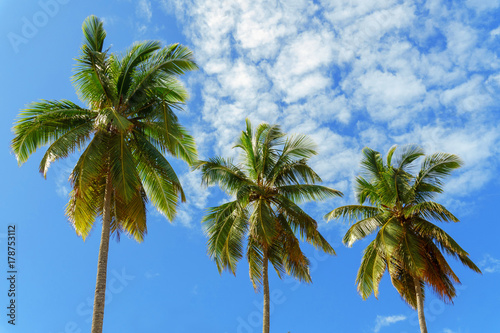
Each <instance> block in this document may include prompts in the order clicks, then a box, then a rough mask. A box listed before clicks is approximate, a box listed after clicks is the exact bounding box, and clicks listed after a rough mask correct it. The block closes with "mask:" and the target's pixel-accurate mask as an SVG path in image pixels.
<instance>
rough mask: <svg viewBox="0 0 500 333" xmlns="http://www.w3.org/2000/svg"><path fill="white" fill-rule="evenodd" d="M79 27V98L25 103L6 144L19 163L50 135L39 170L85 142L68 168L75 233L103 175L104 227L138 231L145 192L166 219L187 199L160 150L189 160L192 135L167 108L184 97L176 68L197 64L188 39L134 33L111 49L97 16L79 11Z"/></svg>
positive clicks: (95, 212) (94, 210) (91, 213)
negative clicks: (127, 44) (119, 49)
mask: <svg viewBox="0 0 500 333" xmlns="http://www.w3.org/2000/svg"><path fill="white" fill-rule="evenodd" d="M83 33H84V42H83V45H82V48H81V54H80V56H79V57H78V58H77V65H76V67H75V73H74V76H73V83H74V85H75V88H76V90H77V93H78V96H79V97H80V99H81V100H82V101H83V102H84V103H85V104H86V107H80V106H78V105H77V104H75V103H72V102H70V101H67V100H61V101H45V100H43V101H40V102H35V103H32V104H30V105H29V106H28V107H27V108H26V109H25V110H23V111H21V113H20V115H19V118H18V120H17V122H16V123H15V126H14V128H13V130H14V134H15V138H14V139H13V141H12V148H13V150H14V152H15V154H16V156H17V159H18V162H19V164H22V163H24V162H25V161H26V160H27V159H28V157H29V156H30V155H31V154H32V153H33V152H35V151H36V150H37V149H38V148H40V147H42V146H44V145H49V147H48V149H47V151H46V152H45V155H44V156H43V158H42V161H41V163H40V172H41V173H42V174H43V175H44V176H45V175H46V173H47V170H48V168H49V166H50V164H51V162H53V161H55V160H58V159H60V158H64V157H67V156H68V155H69V154H71V153H73V152H75V151H76V150H83V152H82V154H81V156H80V158H79V160H78V162H77V164H76V166H75V167H74V169H73V172H72V173H71V176H70V180H71V185H72V188H73V190H72V192H71V194H70V201H69V203H68V206H67V215H68V217H69V219H70V221H71V222H72V224H73V225H74V227H75V229H76V231H77V233H78V234H79V235H81V236H82V237H84V238H85V237H86V236H87V235H88V233H89V232H90V230H91V228H92V225H93V221H94V220H95V218H96V217H97V216H99V215H102V214H103V207H104V198H105V191H106V185H107V184H108V185H109V186H110V189H111V190H112V195H111V197H110V202H111V231H115V232H117V233H118V232H119V231H125V232H126V233H127V234H129V235H131V236H133V237H134V238H135V239H137V240H142V238H143V235H144V233H145V232H146V230H147V229H146V203H147V200H148V198H149V199H150V200H151V202H152V204H153V205H155V206H156V208H157V209H158V210H159V211H160V212H162V213H163V214H164V215H165V216H166V217H167V218H169V219H170V220H171V219H173V217H174V215H175V210H176V204H177V201H178V198H181V200H185V198H184V193H183V190H182V187H181V184H180V182H179V179H178V178H177V176H176V174H175V172H174V170H173V168H172V167H171V165H170V164H169V162H168V161H167V160H166V159H165V157H164V156H163V154H164V153H169V154H171V155H173V156H176V157H179V158H181V159H183V160H185V161H186V162H188V163H190V164H191V163H193V162H194V161H195V160H196V147H195V143H194V140H193V138H192V137H191V136H190V135H189V134H188V133H187V131H186V130H185V129H184V128H183V127H182V126H181V125H180V124H179V122H178V118H177V116H176V115H175V113H174V110H176V109H177V110H178V109H180V106H181V104H182V103H184V102H185V101H186V99H187V92H186V90H185V89H184V88H183V86H182V84H181V83H180V82H179V81H178V79H177V78H176V77H177V76H178V75H180V74H183V73H185V72H186V71H190V70H193V69H196V64H195V63H194V62H193V58H192V53H191V51H190V50H189V49H187V48H186V47H184V46H181V45H178V44H174V45H169V46H166V47H162V45H161V43H160V42H158V41H145V42H140V43H136V44H134V45H133V46H132V47H131V48H129V49H128V50H127V51H126V52H125V53H124V54H122V55H116V54H112V53H109V52H108V50H103V47H104V39H105V37H106V32H105V31H104V29H103V25H102V22H101V21H100V20H99V19H97V18H96V17H95V16H90V17H89V18H87V19H86V20H85V22H84V24H83ZM110 184H112V185H110Z"/></svg>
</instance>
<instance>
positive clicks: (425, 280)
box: [325, 145, 480, 333]
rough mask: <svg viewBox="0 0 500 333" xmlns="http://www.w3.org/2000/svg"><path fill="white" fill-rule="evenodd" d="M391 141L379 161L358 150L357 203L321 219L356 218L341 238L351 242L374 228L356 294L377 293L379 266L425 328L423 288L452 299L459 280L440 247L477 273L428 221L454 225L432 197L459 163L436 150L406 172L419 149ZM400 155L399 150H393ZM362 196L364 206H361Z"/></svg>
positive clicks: (369, 151)
mask: <svg viewBox="0 0 500 333" xmlns="http://www.w3.org/2000/svg"><path fill="white" fill-rule="evenodd" d="M396 149H397V146H393V147H392V148H391V149H390V150H389V153H388V154H387V159H386V162H385V163H384V160H383V159H382V157H381V155H380V153H378V152H376V151H374V150H372V149H370V148H364V149H363V158H362V160H361V168H362V173H363V176H360V177H358V178H357V179H356V197H357V200H358V202H359V205H350V206H343V207H340V208H337V209H334V210H333V211H331V212H330V213H328V214H327V215H326V216H325V217H326V218H327V219H328V220H330V219H335V218H343V219H345V220H348V221H350V222H355V223H354V224H353V225H352V226H351V227H350V228H349V230H348V231H347V233H346V234H345V236H344V239H343V242H344V244H346V245H347V246H349V247H351V246H352V244H353V243H354V242H356V241H357V240H360V239H363V238H365V237H367V236H368V235H370V234H372V233H374V232H377V235H376V237H375V239H374V240H373V241H372V242H371V243H370V244H369V245H368V246H367V247H366V249H365V251H364V254H363V259H362V261H361V266H360V268H359V271H358V275H357V278H356V283H357V287H358V292H359V293H360V294H361V296H362V297H363V299H366V298H368V297H369V296H370V295H371V294H372V293H373V294H375V297H377V296H378V285H379V283H380V280H381V278H382V276H383V275H384V273H385V271H386V270H387V271H388V272H389V275H390V277H391V281H392V284H393V285H394V287H395V288H396V290H397V291H398V292H399V294H400V295H401V297H402V298H403V299H404V300H405V301H406V302H407V303H408V304H409V305H410V306H411V307H412V308H414V309H417V311H418V318H419V323H420V330H421V332H422V333H426V332H427V328H426V324H425V318H424V309H423V307H424V295H425V294H424V287H425V285H429V286H430V287H431V288H432V289H433V291H434V292H435V293H436V294H437V295H438V296H439V297H440V298H441V299H442V300H444V301H445V302H452V300H453V297H455V295H456V293H455V287H454V285H453V283H460V280H459V279H458V277H457V276H456V275H455V273H454V272H453V270H452V269H451V267H450V266H449V265H448V263H447V261H446V259H445V257H444V256H443V254H442V253H441V251H444V252H445V253H447V254H448V255H451V256H453V257H454V258H456V259H458V260H459V261H461V262H462V264H464V265H465V266H467V267H469V268H470V269H472V270H474V271H475V272H479V273H480V270H479V268H478V267H477V266H476V265H475V264H474V263H473V262H472V261H471V260H470V259H469V254H468V253H467V252H465V251H464V250H463V249H462V248H461V247H460V246H459V245H458V244H457V242H456V241H455V240H453V238H451V237H450V236H449V235H448V234H447V233H446V232H445V231H444V230H442V229H441V228H439V227H438V226H436V225H435V224H434V223H433V222H436V221H437V222H459V221H458V219H457V218H456V217H455V216H454V215H453V214H452V213H450V212H449V211H448V210H447V209H446V208H445V207H444V206H443V205H441V204H439V203H436V202H434V201H432V200H433V199H434V197H435V196H436V195H437V194H439V193H442V192H443V180H444V178H446V176H448V175H450V173H451V172H452V171H453V170H455V169H457V168H459V167H460V166H461V165H462V161H461V160H460V158H459V157H457V156H456V155H452V154H445V153H435V154H432V155H430V156H426V157H425V158H423V160H422V163H421V166H420V171H419V172H418V173H417V174H416V175H414V174H412V171H413V169H414V167H415V164H416V161H417V160H418V159H419V158H422V157H424V156H425V155H424V151H423V150H422V148H420V147H419V146H416V145H408V146H405V147H403V148H402V149H401V153H396V154H395V152H396ZM398 152H399V150H398ZM366 201H368V203H369V204H370V205H369V206H367V205H364V203H365V202H366Z"/></svg>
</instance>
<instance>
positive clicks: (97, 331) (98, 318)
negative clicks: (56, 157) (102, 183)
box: [92, 172, 113, 333]
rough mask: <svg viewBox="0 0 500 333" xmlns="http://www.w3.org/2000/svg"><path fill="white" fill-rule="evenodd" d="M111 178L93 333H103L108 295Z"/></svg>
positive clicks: (106, 192) (103, 225)
mask: <svg viewBox="0 0 500 333" xmlns="http://www.w3.org/2000/svg"><path fill="white" fill-rule="evenodd" d="M112 190H113V186H112V185H111V177H110V174H109V172H108V175H107V176H106V191H105V194H104V210H103V217H102V234H101V245H100V246H99V259H98V264H97V280H96V284H95V295H94V314H93V316H92V333H102V323H103V319H104V297H105V294H106V274H107V269H108V250H109V234H110V225H111V192H112Z"/></svg>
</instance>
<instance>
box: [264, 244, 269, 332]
mask: <svg viewBox="0 0 500 333" xmlns="http://www.w3.org/2000/svg"><path fill="white" fill-rule="evenodd" d="M262 259H263V261H264V263H263V264H264V267H263V269H262V284H263V286H264V313H263V316H262V318H263V319H262V333H269V328H270V326H271V325H270V313H269V309H270V303H269V277H268V266H269V259H268V256H267V249H264V256H263V258H262Z"/></svg>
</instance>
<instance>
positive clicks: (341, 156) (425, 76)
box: [0, 0, 500, 333]
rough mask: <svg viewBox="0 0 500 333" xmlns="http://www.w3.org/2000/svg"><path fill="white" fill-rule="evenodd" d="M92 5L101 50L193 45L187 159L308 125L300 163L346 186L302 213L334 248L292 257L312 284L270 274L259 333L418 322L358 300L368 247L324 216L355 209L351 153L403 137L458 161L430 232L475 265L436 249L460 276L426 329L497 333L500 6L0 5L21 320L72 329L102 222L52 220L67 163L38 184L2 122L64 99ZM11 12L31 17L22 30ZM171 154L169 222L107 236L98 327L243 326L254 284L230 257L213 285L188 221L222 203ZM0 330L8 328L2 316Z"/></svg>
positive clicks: (63, 194) (10, 218) (392, 327)
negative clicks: (345, 239) (193, 152)
mask: <svg viewBox="0 0 500 333" xmlns="http://www.w3.org/2000/svg"><path fill="white" fill-rule="evenodd" d="M47 4H51V5H47ZM54 4H55V5H54ZM47 6H49V7H47ZM50 6H52V7H50ZM40 13H42V14H40ZM43 13H45V14H43ZM90 14H96V15H98V16H99V17H101V18H102V19H103V20H104V22H105V28H106V30H107V31H108V39H107V45H108V46H110V47H111V51H112V52H120V51H122V50H124V49H125V48H126V47H127V46H129V45H130V44H131V43H133V42H134V41H136V40H144V39H160V40H163V41H165V42H167V43H174V42H181V43H183V44H186V45H188V46H189V47H190V48H191V49H192V50H193V52H194V55H195V58H196V61H197V63H198V64H199V67H200V70H199V71H197V72H195V73H190V74H189V75H187V76H185V77H184V78H183V80H184V82H185V84H186V85H187V87H188V89H189V91H190V93H191V100H190V101H189V103H188V105H187V106H186V112H185V113H184V114H181V115H180V117H181V120H182V122H183V123H184V124H185V125H186V126H187V127H188V128H189V129H190V130H191V132H192V133H193V135H194V136H195V138H196V140H197V143H198V149H199V152H200V156H201V158H209V157H211V156H214V155H223V156H234V154H235V151H234V150H231V147H232V145H233V143H234V141H235V138H236V137H237V136H238V135H239V133H240V132H241V130H243V128H244V121H245V118H246V117H248V118H250V119H251V121H252V123H253V124H255V125H257V124H259V123H260V122H263V121H265V122H269V123H276V124H280V125H281V126H282V127H283V129H284V130H285V131H286V132H287V133H301V134H307V135H310V136H311V137H312V138H313V139H314V141H315V142H316V143H317V144H318V150H319V155H318V156H317V157H315V158H314V159H313V160H312V165H313V167H314V169H315V170H316V171H317V172H318V173H319V174H320V176H321V177H322V178H323V180H324V181H325V184H326V185H328V186H331V187H334V188H336V189H339V190H341V191H343V192H344V193H345V197H344V199H341V200H339V199H336V200H332V201H329V202H326V203H319V204H308V205H306V208H307V209H308V211H309V212H310V213H311V214H312V215H313V216H314V217H315V218H317V219H318V221H319V222H320V224H321V227H322V230H323V231H324V233H325V235H326V237H327V239H329V240H330V242H331V243H332V245H333V246H334V248H335V249H336V251H337V253H338V256H337V257H335V258H326V257H324V256H323V255H321V254H318V253H316V252H314V251H312V249H310V248H307V251H308V253H309V254H310V256H311V258H313V259H312V261H313V263H314V265H313V266H312V267H311V271H312V276H313V280H314V284H312V285H310V286H305V285H301V284H297V283H296V282H294V281H293V280H290V279H285V280H284V281H280V280H279V279H278V278H277V277H276V276H272V280H271V290H272V291H273V290H274V291H275V292H276V293H275V298H274V300H273V302H274V303H273V304H274V310H272V311H273V313H272V317H271V322H272V324H271V327H273V328H272V329H273V330H275V331H276V332H287V331H290V332H291V333H300V332H304V333H310V332H320V331H321V332H330V331H332V330H333V329H332V328H335V331H338V332H349V333H350V332H374V333H378V332H398V333H409V332H415V331H416V330H417V326H418V320H417V318H416V314H415V313H414V311H412V310H411V309H410V308H409V307H407V306H406V305H405V304H404V302H403V301H401V300H400V298H399V296H398V295H397V293H396V291H395V290H394V288H393V287H392V285H391V284H390V281H389V280H388V279H387V278H385V279H383V280H382V285H381V296H380V297H379V299H378V300H377V299H375V298H373V297H372V298H370V299H369V300H368V301H362V299H361V298H360V297H359V295H357V294H356V289H355V285H354V278H355V275H356V271H357V269H358V265H359V260H360V257H361V253H362V250H363V248H364V247H365V246H366V243H365V242H360V244H356V245H355V246H354V247H353V249H346V248H344V247H343V245H341V242H340V241H341V234H342V232H343V231H344V230H345V228H346V226H345V225H340V224H338V223H335V222H332V223H329V224H326V223H325V222H324V221H323V220H322V216H323V215H324V214H325V213H326V212H328V211H329V210H331V209H332V208H334V207H336V206H339V205H342V204H347V203H353V202H354V199H353V198H354V197H353V191H352V179H353V177H355V176H356V175H357V172H358V170H359V169H358V165H359V159H360V152H361V149H362V148H363V147H365V146H368V147H370V148H373V149H376V150H378V151H381V152H386V151H387V150H388V149H389V148H390V147H391V146H392V145H393V144H398V145H404V144H408V143H417V144H420V145H422V146H423V147H424V148H425V149H426V151H427V152H428V153H433V152H436V151H444V152H449V153H454V154H458V155H459V156H461V157H462V158H463V160H464V161H465V166H464V167H463V168H462V169H461V170H460V171H459V172H457V173H455V174H453V176H452V177H450V179H449V182H448V183H447V187H446V194H445V195H444V196H442V197H440V198H439V201H441V202H444V203H445V204H446V205H447V207H448V208H450V210H451V211H452V212H454V213H455V214H456V215H457V216H459V218H460V219H461V221H462V222H461V223H459V224H456V225H450V226H448V225H446V226H444V228H445V230H446V231H448V232H449V233H450V234H451V235H452V236H453V237H454V238H455V239H456V240H457V241H458V243H459V244H461V245H462V246H463V247H464V248H465V249H466V250H468V251H469V252H470V253H471V257H472V258H473V260H474V261H475V262H476V263H477V264H478V265H479V266H480V267H481V269H482V270H483V275H478V274H473V273H472V272H470V271H467V270H466V269H464V268H462V267H460V266H459V265H458V263H456V262H453V259H450V261H451V262H452V267H453V268H454V269H455V270H456V272H457V275H458V276H459V277H460V278H461V280H462V282H463V285H461V286H459V287H458V293H457V294H458V296H457V299H456V301H455V304H454V305H447V304H443V303H442V302H441V301H439V300H438V299H437V298H436V297H435V296H434V295H432V294H431V293H430V292H429V293H428V297H427V299H426V308H427V320H428V326H429V329H430V330H431V331H432V332H437V333H474V332H479V331H481V332H485V333H489V332H491V333H496V332H499V331H500V326H499V324H498V321H496V322H494V319H493V318H495V316H496V312H498V308H499V307H500V303H499V300H500V294H499V293H498V291H497V290H498V288H497V284H498V279H499V276H500V275H499V274H500V251H499V250H498V241H497V238H498V232H500V227H499V224H498V223H497V222H498V221H499V219H498V214H497V213H495V207H496V206H497V205H498V201H499V199H500V193H499V190H498V189H499V181H498V176H497V175H498V173H499V172H500V163H499V162H500V159H499V158H498V156H499V153H500V148H499V147H500V128H499V127H500V113H499V110H500V108H499V105H500V103H499V102H500V59H499V55H500V53H499V50H500V47H499V46H500V20H499V17H500V0H484V1H479V0H464V1H446V0H429V1H424V0H417V1H396V0H394V1H393V0H377V1H367V0H335V1H326V0H325V1H321V0H317V1H306V0H289V1H287V0H280V1H274V0H270V1H261V0H252V1H250V0H238V1H230V0H188V1H181V0H139V1H131V0H114V1H107V2H99V1H86V2H77V1H68V0H45V1H43V0H42V1H34V0H33V1H27V2H26V3H24V4H21V3H16V2H15V1H0V18H1V19H2V20H0V22H1V23H0V36H2V40H1V41H0V43H1V44H0V47H1V49H2V51H3V52H2V53H1V54H0V60H1V61H2V62H3V63H4V64H8V65H6V66H3V68H2V69H1V73H2V74H3V75H2V77H3V78H4V80H3V81H2V82H0V85H1V86H0V88H1V91H3V92H4V94H3V95H2V97H3V100H4V108H5V110H4V111H5V112H4V114H5V117H6V121H5V122H4V123H3V124H2V125H1V126H2V128H1V140H2V141H1V142H3V144H2V145H1V149H2V150H1V153H2V156H3V158H4V159H5V161H6V163H5V166H4V168H5V170H4V172H5V174H7V175H11V176H9V177H7V178H6V179H5V182H6V183H5V184H4V186H5V188H6V189H8V190H6V191H4V193H7V192H9V193H8V194H7V195H5V197H4V200H2V201H1V202H0V207H1V208H2V209H3V211H4V212H5V215H4V220H3V221H2V224H1V225H0V227H1V228H2V229H1V230H0V243H2V242H3V241H4V240H5V230H6V225H7V224H11V223H17V225H18V226H19V228H20V230H21V231H20V234H19V238H20V240H22V244H24V245H22V246H24V247H21V249H20V251H21V252H20V254H19V256H20V260H21V259H22V260H23V263H24V264H23V266H21V268H20V271H21V272H22V274H23V279H24V280H21V281H23V283H22V285H21V286H20V287H19V288H21V289H20V290H21V292H22V294H21V295H24V296H23V297H24V298H23V297H21V296H20V299H21V301H23V300H24V301H23V304H24V305H23V307H21V308H20V310H19V311H20V317H19V321H20V326H19V329H20V331H26V332H35V333H71V332H75V333H76V332H79V331H78V330H81V331H82V332H85V331H89V328H90V324H89V321H88V311H89V297H92V296H93V288H94V283H95V268H96V267H95V266H96V258H97V249H98V245H99V235H100V226H99V223H96V227H95V228H94V231H93V234H92V235H91V237H89V239H88V240H87V241H86V242H85V243H84V242H82V241H81V239H79V238H78V237H76V235H74V231H73V230H72V228H71V226H70V225H69V224H68V223H67V222H66V220H65V217H64V213H63V212H64V205H65V204H66V202H67V194H68V191H69V185H68V183H67V177H68V175H69V172H70V171H71V169H72V167H73V166H74V164H75V162H76V160H77V157H75V156H73V157H70V158H68V159H67V160H65V161H61V162H59V163H55V164H54V165H53V166H52V169H51V170H50V171H49V176H48V179H47V180H43V179H42V177H40V176H39V175H38V174H37V165H38V162H39V159H40V156H39V154H38V155H37V154H35V155H34V156H33V157H32V159H31V161H29V162H28V163H26V165H25V166H23V167H22V168H20V169H19V168H18V167H17V164H16V162H15V159H14V157H13V156H12V154H11V153H10V150H9V147H8V145H9V144H8V143H9V141H10V140H11V139H12V136H11V132H10V128H11V126H12V122H13V119H14V118H15V116H16V114H17V112H18V110H19V109H21V108H22V107H23V106H24V105H26V104H27V103H29V102H30V101H34V100H38V99H42V98H44V99H63V98H66V99H70V100H74V101H76V100H77V98H76V95H75V93H74V89H73V87H72V86H71V83H70V81H69V77H70V75H71V68H72V66H73V58H74V57H75V56H76V55H77V54H78V49H79V47H80V43H81V30H80V27H81V22H82V21H83V20H84V18H85V17H87V16H88V15H90ZM37 15H38V17H37ZM43 15H45V17H46V20H45V21H43V19H44V16H43ZM36 20H42V21H36ZM26 22H29V23H32V24H36V23H37V22H38V23H40V24H37V25H36V26H35V30H36V31H31V34H26V31H24V30H23V29H24V26H25V25H26ZM16 36H17V37H16ZM174 163H175V162H174ZM174 165H175V167H176V169H177V170H178V172H179V175H180V177H181V181H182V183H183V186H184V187H185V190H186V192H187V194H188V202H187V203H186V204H185V205H183V206H181V207H180V209H179V212H178V216H177V218H176V221H175V223H174V224H172V225H171V224H168V223H166V222H165V221H164V218H163V217H162V216H160V215H159V214H158V213H155V211H154V209H153V208H151V209H150V211H149V212H150V215H149V220H148V228H149V234H148V236H147V239H146V241H145V242H144V243H142V244H136V243H134V242H132V241H131V240H128V239H124V240H122V241H121V242H120V243H115V242H113V244H111V250H110V251H111V252H110V253H111V254H110V262H109V266H108V267H109V269H110V274H109V277H110V279H114V280H113V282H112V283H113V285H114V286H115V287H116V288H115V289H114V290H115V292H110V295H108V296H110V297H108V300H109V301H108V304H107V308H106V315H105V329H106V328H107V329H109V331H111V332H113V331H116V332H123V333H128V332H138V331H150V332H159V331H169V332H194V331H204V332H209V333H212V332H213V333H224V332H226V333H233V332H236V333H251V332H259V331H260V330H261V329H260V328H259V326H260V322H259V320H261V319H260V317H259V316H261V306H260V304H261V295H260V294H256V293H254V292H253V290H252V288H251V284H250V282H249V280H248V275H247V269H248V266H247V265H246V263H245V262H244V261H242V263H241V265H240V268H239V271H238V275H237V277H236V278H234V277H232V276H230V275H229V274H223V275H222V277H221V276H219V274H218V273H217V270H216V268H215V265H214V264H213V263H212V262H210V260H209V259H208V258H207V256H206V254H205V253H206V250H205V243H206V238H205V236H204V235H203V233H202V228H201V226H200V223H199V221H200V219H201V216H202V214H203V212H204V210H205V208H206V207H209V206H215V205H218V204H219V203H220V202H222V201H223V200H225V198H224V196H223V195H222V194H221V192H220V191H218V190H217V189H216V188H210V189H209V190H206V189H203V188H201V187H200V177H199V174H198V173H193V172H189V170H188V168H187V167H186V166H185V165H184V164H182V163H175V164H174ZM20 246H21V245H20ZM0 248H1V246H0ZM125 272H126V273H125ZM127 276H128V277H129V278H128V279H127ZM124 277H125V278H124ZM4 284H5V283H4ZM4 284H0V288H3V289H5V288H4V287H6V285H5V286H4ZM3 289H0V291H1V290H3ZM28 297H29V298H28ZM28 299H29V302H28V301H27V300H28ZM5 300H6V298H5V297H4V298H2V297H0V305H1V304H3V303H2V302H4V301H5ZM144 300H145V301H144ZM90 304H91V303H90ZM54 313H57V314H58V315H57V316H56V315H54ZM151 318H155V320H151ZM193 318H196V320H194V319H193ZM2 328H8V329H10V327H7V326H6V323H5V321H4V320H2V321H0V330H2ZM8 332H10V331H8Z"/></svg>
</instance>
